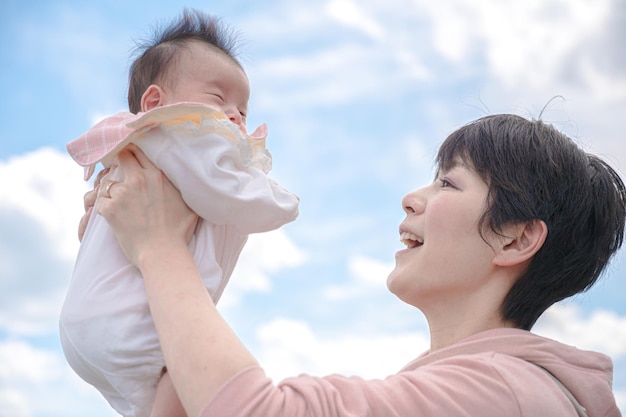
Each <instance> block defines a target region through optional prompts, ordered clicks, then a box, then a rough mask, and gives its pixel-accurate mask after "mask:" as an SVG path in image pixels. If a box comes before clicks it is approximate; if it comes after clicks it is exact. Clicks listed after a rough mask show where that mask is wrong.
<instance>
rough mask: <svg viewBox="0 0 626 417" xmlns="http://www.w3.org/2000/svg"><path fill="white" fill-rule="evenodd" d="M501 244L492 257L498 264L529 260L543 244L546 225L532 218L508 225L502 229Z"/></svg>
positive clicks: (513, 263) (508, 264)
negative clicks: (524, 221)
mask: <svg viewBox="0 0 626 417" xmlns="http://www.w3.org/2000/svg"><path fill="white" fill-rule="evenodd" d="M503 234H504V235H505V236H507V237H504V238H502V241H501V246H499V247H498V251H497V253H496V255H495V257H494V259H493V262H494V264H496V265H498V266H514V265H519V264H522V263H524V262H526V261H528V260H530V259H531V258H532V257H533V256H534V255H535V253H537V251H539V249H541V247H542V246H543V243H544V242H545V241H546V237H547V236H548V226H546V223H545V222H544V221H543V220H533V221H530V222H527V223H519V224H515V225H512V226H508V227H506V228H505V230H503Z"/></svg>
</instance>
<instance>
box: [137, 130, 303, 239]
mask: <svg viewBox="0 0 626 417" xmlns="http://www.w3.org/2000/svg"><path fill="white" fill-rule="evenodd" d="M183 133H184V134H180V135H179V134H173V133H166V132H165V131H163V129H160V128H159V129H154V130H153V131H152V132H151V133H150V135H146V136H145V137H144V138H142V139H140V140H137V141H136V144H137V145H138V146H139V147H140V148H141V149H142V150H143V151H144V152H145V153H146V155H147V156H148V157H149V158H150V159H151V160H152V161H153V162H154V163H155V164H156V165H157V166H158V167H159V168H160V169H161V170H162V171H163V172H164V173H165V175H166V176H167V177H168V178H169V180H170V181H172V183H173V184H174V186H176V188H178V189H179V190H180V192H181V194H182V197H183V199H184V200H185V202H186V203H187V205H188V206H189V207H190V208H191V209H192V210H193V211H195V212H196V213H197V214H198V215H199V216H200V217H202V218H204V219H206V220H207V221H209V222H211V223H214V224H230V225H234V226H236V227H237V228H238V229H239V230H240V231H241V232H242V233H244V234H248V233H259V232H265V231H269V230H273V229H276V228H278V227H280V226H282V225H284V224H286V223H288V222H291V221H293V220H294V219H295V218H296V217H297V215H298V204H299V199H298V197H296V196H295V195H294V194H292V193H290V192H289V191H287V190H286V189H284V188H283V187H282V186H281V185H280V184H278V183H277V182H276V181H274V180H273V179H271V178H270V177H269V176H267V175H266V174H265V173H264V172H263V171H261V170H260V169H257V168H255V167H252V166H246V165H245V164H242V162H241V156H240V154H239V150H238V149H237V147H236V146H234V145H233V143H232V142H231V141H230V140H228V139H227V138H225V137H223V136H221V135H218V134H216V133H210V132H207V131H204V132H202V134H188V133H186V132H183Z"/></svg>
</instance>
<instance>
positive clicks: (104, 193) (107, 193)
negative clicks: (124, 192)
mask: <svg viewBox="0 0 626 417" xmlns="http://www.w3.org/2000/svg"><path fill="white" fill-rule="evenodd" d="M117 184H119V182H117V181H109V180H107V181H105V182H104V183H102V184H101V185H100V190H99V192H98V196H99V197H104V198H111V191H112V190H113V186H115V185H117Z"/></svg>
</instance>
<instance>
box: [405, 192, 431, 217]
mask: <svg viewBox="0 0 626 417" xmlns="http://www.w3.org/2000/svg"><path fill="white" fill-rule="evenodd" d="M420 191H421V190H415V191H411V192H410V193H408V194H407V195H405V196H404V198H402V209H403V210H404V212H405V213H406V214H422V213H423V212H424V208H425V207H426V201H425V200H424V197H423V196H422V195H421V194H420Z"/></svg>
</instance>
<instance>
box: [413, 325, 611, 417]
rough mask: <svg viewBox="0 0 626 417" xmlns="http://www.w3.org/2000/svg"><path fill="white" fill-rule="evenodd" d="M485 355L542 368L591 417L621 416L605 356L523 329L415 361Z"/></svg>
mask: <svg viewBox="0 0 626 417" xmlns="http://www.w3.org/2000/svg"><path fill="white" fill-rule="evenodd" d="M485 352H494V353H498V354H504V355H510V356H513V357H516V358H520V359H523V360H525V361H528V362H532V363H534V364H536V365H539V366H541V367H543V368H545V369H546V370H548V371H549V372H550V373H552V375H554V376H555V377H556V378H557V379H559V381H561V383H562V384H563V385H565V386H566V387H567V389H568V390H570V392H571V393H572V394H574V396H575V397H576V399H577V400H578V402H580V403H581V404H582V405H583V407H585V408H586V409H587V412H588V413H589V416H590V417H591V416H620V415H621V414H620V412H619V410H618V408H617V405H616V404H615V398H614V396H613V391H612V384H613V362H612V361H611V359H610V358H609V357H608V356H606V355H603V354H601V353H598V352H592V351H585V350H580V349H578V348H576V347H574V346H569V345H566V344H563V343H560V342H557V341H555V340H552V339H548V338H545V337H541V336H538V335H536V334H533V333H531V332H528V331H525V330H520V329H509V328H501V329H493V330H488V331H485V332H481V333H477V334H475V335H472V336H470V337H468V338H466V339H463V340H461V341H459V342H458V343H456V344H454V345H452V346H449V347H447V348H444V349H441V350H438V351H435V352H432V353H426V354H425V355H424V356H422V357H420V358H418V359H417V360H418V361H419V362H420V364H422V365H423V364H426V363H431V362H435V361H438V360H441V359H445V358H447V357H451V356H455V355H468V354H470V355H471V354H473V353H476V354H478V353H485ZM409 366H410V365H409Z"/></svg>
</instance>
